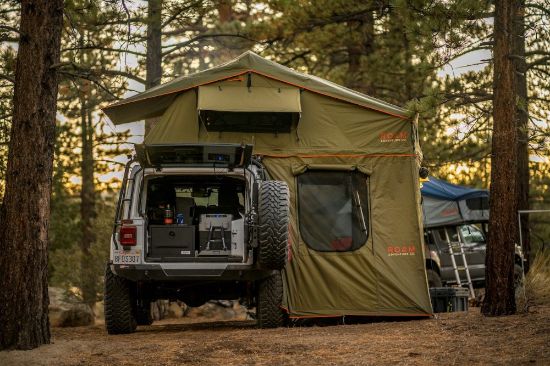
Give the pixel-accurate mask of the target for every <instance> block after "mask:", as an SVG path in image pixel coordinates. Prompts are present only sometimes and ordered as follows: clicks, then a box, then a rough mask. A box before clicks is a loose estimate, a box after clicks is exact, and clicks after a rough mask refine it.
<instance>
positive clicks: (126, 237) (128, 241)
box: [119, 226, 137, 246]
mask: <svg viewBox="0 0 550 366" xmlns="http://www.w3.org/2000/svg"><path fill="white" fill-rule="evenodd" d="M119 238H120V244H121V245H122V246H134V245H136V243H137V230H136V227H135V226H122V227H121V228H120V233H119Z"/></svg>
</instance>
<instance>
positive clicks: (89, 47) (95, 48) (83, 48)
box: [61, 45, 146, 57]
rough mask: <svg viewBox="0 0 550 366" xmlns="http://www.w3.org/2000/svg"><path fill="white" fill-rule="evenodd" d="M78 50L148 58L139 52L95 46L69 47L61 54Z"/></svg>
mask: <svg viewBox="0 0 550 366" xmlns="http://www.w3.org/2000/svg"><path fill="white" fill-rule="evenodd" d="M77 50H98V51H106V52H117V53H128V54H131V55H136V56H141V57H145V56H146V55H145V53H142V52H138V51H130V50H125V49H119V48H110V47H100V46H94V45H89V46H82V47H67V48H63V49H62V50H61V52H65V51H77Z"/></svg>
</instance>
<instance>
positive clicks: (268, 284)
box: [256, 271, 284, 328]
mask: <svg viewBox="0 0 550 366" xmlns="http://www.w3.org/2000/svg"><path fill="white" fill-rule="evenodd" d="M282 302H283V279H282V275H281V271H274V272H273V274H272V275H271V276H269V277H267V278H265V279H263V280H262V281H261V282H260V283H259V284H258V289H257V298H256V321H257V323H258V327H259V328H277V327H281V326H283V325H284V313H283V309H282V308H281V305H282Z"/></svg>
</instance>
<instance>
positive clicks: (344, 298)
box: [105, 52, 432, 317]
mask: <svg viewBox="0 0 550 366" xmlns="http://www.w3.org/2000/svg"><path fill="white" fill-rule="evenodd" d="M105 112H106V113H107V115H108V116H109V117H110V118H111V120H112V121H113V122H114V123H115V124H121V123H126V122H132V121H137V120H142V119H146V118H155V117H158V122H157V123H156V124H155V125H154V126H153V128H152V129H151V131H150V132H149V133H148V134H147V136H145V140H144V144H145V145H153V144H164V145H166V144H168V145H169V144H181V143H197V142H198V143H208V142H212V143H243V144H253V145H254V154H255V155H257V156H259V157H261V159H262V162H263V163H264V165H265V166H266V169H267V170H268V173H269V175H270V176H271V178H273V179H277V180H282V181H285V182H287V183H288V185H289V188H290V195H291V202H290V204H291V208H290V215H291V217H290V223H291V224H290V240H289V245H290V261H289V263H288V264H287V266H286V269H285V271H284V273H283V278H284V299H283V305H284V307H285V309H286V311H287V312H288V313H289V316H290V317H317V316H343V315H359V316H430V315H431V313H432V309H431V305H430V299H429V294H428V286H427V281H426V274H425V269H424V255H423V250H422V248H423V243H422V240H423V239H422V217H421V209H420V189H419V177H418V169H419V163H420V159H421V152H420V149H419V147H418V143H417V136H416V121H415V120H414V119H411V118H408V117H407V114H406V111H405V110H403V109H401V108H399V107H396V106H394V105H391V104H388V103H385V102H383V101H380V100H378V99H375V98H371V97H369V96H366V95H364V94H361V93H358V92H355V91H353V90H350V89H347V88H344V87H342V86H339V85H337V84H334V83H331V82H329V81H326V80H323V79H320V78H317V77H315V76H311V75H306V74H302V73H298V72H296V71H294V70H292V69H289V68H287V67H284V66H282V65H279V64H277V63H275V62H272V61H269V60H267V59H264V58H262V57H260V56H258V55H256V54H255V53H253V52H246V53H244V54H242V55H241V56H239V57H238V58H236V59H234V60H232V61H230V62H228V63H225V64H223V65H221V66H218V67H214V68H212V69H209V70H205V71H202V72H199V73H196V74H192V75H189V76H184V77H180V78H177V79H174V80H173V81H171V82H168V83H166V84H163V85H160V86H157V87H155V88H152V89H149V90H147V91H145V92H143V93H141V94H138V95H135V96H133V97H131V98H128V99H126V100H123V101H120V102H118V103H115V104H112V105H110V106H108V107H107V108H105Z"/></svg>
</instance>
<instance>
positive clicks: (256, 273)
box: [110, 263, 272, 282]
mask: <svg viewBox="0 0 550 366" xmlns="http://www.w3.org/2000/svg"><path fill="white" fill-rule="evenodd" d="M194 264H198V263H193V265H192V264H185V265H182V263H177V264H170V263H166V264H165V263H147V264H134V265H121V264H112V263H111V264H110V266H111V270H112V271H113V272H114V273H116V274H117V275H118V276H121V277H124V278H126V279H128V280H130V281H152V282H155V281H162V282H169V281H186V280H220V281H254V280H259V279H262V278H265V277H269V275H270V274H271V272H272V271H266V270H261V269H257V268H255V267H253V266H250V265H243V264H226V263H215V264H212V265H210V266H208V267H209V268H205V267H202V268H201V267H199V266H194Z"/></svg>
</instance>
